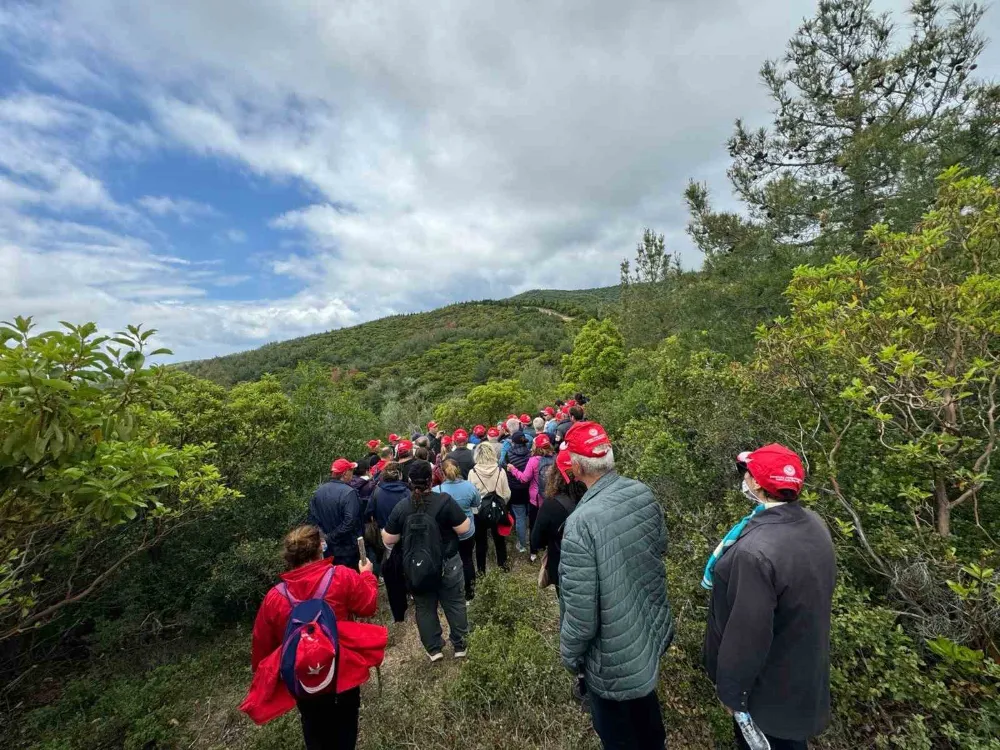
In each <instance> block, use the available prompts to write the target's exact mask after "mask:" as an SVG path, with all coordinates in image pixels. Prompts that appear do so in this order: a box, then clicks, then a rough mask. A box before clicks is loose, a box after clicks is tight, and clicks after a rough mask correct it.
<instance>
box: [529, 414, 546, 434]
mask: <svg viewBox="0 0 1000 750" xmlns="http://www.w3.org/2000/svg"><path fill="white" fill-rule="evenodd" d="M531 425H532V427H534V428H535V432H541V431H542V430H544V429H545V420H544V419H542V418H541V417H535V419H534V421H533V422H532V423H531Z"/></svg>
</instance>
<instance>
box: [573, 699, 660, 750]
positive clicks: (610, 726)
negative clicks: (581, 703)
mask: <svg viewBox="0 0 1000 750" xmlns="http://www.w3.org/2000/svg"><path fill="white" fill-rule="evenodd" d="M587 694H588V695H589V696H590V715H591V717H592V718H593V720H594V729H595V730H597V736H598V737H600V738H601V745H603V747H604V750H663V748H665V747H666V745H667V733H666V730H665V729H664V728H663V715H662V713H661V712H660V701H659V700H658V699H657V698H656V691H655V690H654V691H653V692H652V693H650V694H649V695H647V696H645V697H643V698H635V699H634V700H630V701H609V700H607V699H606V698H601V697H600V696H598V695H597V694H595V693H594V692H593V691H589V690H588V692H587Z"/></svg>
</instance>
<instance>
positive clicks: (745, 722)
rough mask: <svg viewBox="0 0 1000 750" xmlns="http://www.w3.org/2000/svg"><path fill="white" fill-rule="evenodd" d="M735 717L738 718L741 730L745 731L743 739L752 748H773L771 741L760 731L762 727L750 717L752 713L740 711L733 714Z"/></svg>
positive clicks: (766, 749)
mask: <svg viewBox="0 0 1000 750" xmlns="http://www.w3.org/2000/svg"><path fill="white" fill-rule="evenodd" d="M733 718H735V719H736V723H737V725H739V728H740V731H741V732H743V739H744V740H746V743H747V747H749V748H750V750H771V743H770V742H768V741H767V737H765V736H764V733H763V732H762V731H760V727H759V726H757V724H756V723H755V722H754V720H753V719H751V718H750V714H748V713H747V712H746V711H739V712H737V713H735V714H733Z"/></svg>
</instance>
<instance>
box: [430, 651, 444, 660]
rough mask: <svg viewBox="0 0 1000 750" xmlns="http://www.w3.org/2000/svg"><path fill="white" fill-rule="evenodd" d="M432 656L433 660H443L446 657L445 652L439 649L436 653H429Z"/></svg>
mask: <svg viewBox="0 0 1000 750" xmlns="http://www.w3.org/2000/svg"><path fill="white" fill-rule="evenodd" d="M428 656H430V657H431V661H441V660H442V659H443V658H444V654H442V653H441V652H440V651H438V652H437V653H436V654H428Z"/></svg>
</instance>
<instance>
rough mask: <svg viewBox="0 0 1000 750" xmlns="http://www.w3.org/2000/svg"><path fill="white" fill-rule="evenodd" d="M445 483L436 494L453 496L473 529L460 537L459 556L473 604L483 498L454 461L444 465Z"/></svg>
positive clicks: (466, 593) (466, 596)
mask: <svg viewBox="0 0 1000 750" xmlns="http://www.w3.org/2000/svg"><path fill="white" fill-rule="evenodd" d="M442 470H443V471H444V477H445V479H444V482H442V483H441V484H440V485H439V486H437V487H435V488H434V492H444V493H447V494H449V495H451V496H452V498H454V500H455V502H456V503H458V504H459V506H460V507H461V508H462V510H463V511H464V512H465V517H466V518H468V519H469V523H470V524H472V527H471V528H470V529H469V530H468V531H467V532H465V533H464V534H460V535H459V537H458V554H459V556H460V557H461V558H462V573H463V575H464V576H465V601H466V603H468V602H471V601H472V600H473V598H474V597H475V593H476V564H475V562H474V561H473V557H474V555H475V550H476V536H475V535H476V514H477V513H478V512H479V504H480V502H481V501H482V497H481V496H480V494H479V490H477V489H476V486H475V485H474V484H473V483H472V482H470V481H469V480H468V479H462V469H461V467H460V466H459V465H458V463H456V462H455V461H454V460H453V459H450V458H449V459H448V460H446V461H445V462H444V464H443V465H442Z"/></svg>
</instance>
